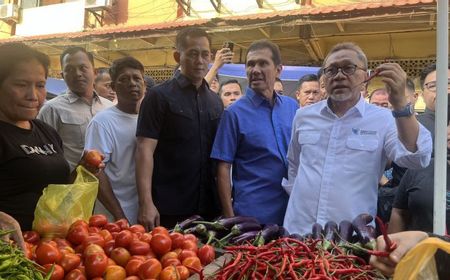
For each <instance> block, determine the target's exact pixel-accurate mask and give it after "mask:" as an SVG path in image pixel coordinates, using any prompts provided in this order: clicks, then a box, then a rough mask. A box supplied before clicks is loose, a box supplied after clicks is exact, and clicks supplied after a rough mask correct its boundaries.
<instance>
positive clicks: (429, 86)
mask: <svg viewBox="0 0 450 280" xmlns="http://www.w3.org/2000/svg"><path fill="white" fill-rule="evenodd" d="M424 86H425V88H426V89H427V90H429V91H431V92H436V81H431V82H428V83H426V84H424ZM447 89H450V79H448V82H447Z"/></svg>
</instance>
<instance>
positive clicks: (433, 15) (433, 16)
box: [428, 14, 436, 26]
mask: <svg viewBox="0 0 450 280" xmlns="http://www.w3.org/2000/svg"><path fill="white" fill-rule="evenodd" d="M428 24H429V25H430V26H434V25H435V24H436V14H431V15H430V21H429V22H428Z"/></svg>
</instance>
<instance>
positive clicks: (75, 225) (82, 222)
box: [69, 220, 89, 230]
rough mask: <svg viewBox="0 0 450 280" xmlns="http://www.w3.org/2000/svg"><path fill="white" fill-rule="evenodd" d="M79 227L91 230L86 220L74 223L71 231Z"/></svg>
mask: <svg viewBox="0 0 450 280" xmlns="http://www.w3.org/2000/svg"><path fill="white" fill-rule="evenodd" d="M77 226H82V227H84V228H86V229H88V228H89V224H88V223H87V222H86V221H85V220H76V221H75V222H73V223H72V224H71V225H70V227H69V230H70V229H72V228H74V227H77Z"/></svg>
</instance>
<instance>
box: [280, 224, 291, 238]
mask: <svg viewBox="0 0 450 280" xmlns="http://www.w3.org/2000/svg"><path fill="white" fill-rule="evenodd" d="M278 236H279V237H288V236H289V231H288V230H287V229H286V228H285V227H283V226H280V227H279V228H278Z"/></svg>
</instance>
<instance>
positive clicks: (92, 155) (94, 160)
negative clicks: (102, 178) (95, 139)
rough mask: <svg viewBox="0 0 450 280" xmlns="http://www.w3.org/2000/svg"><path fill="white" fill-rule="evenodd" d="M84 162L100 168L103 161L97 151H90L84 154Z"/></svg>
mask: <svg viewBox="0 0 450 280" xmlns="http://www.w3.org/2000/svg"><path fill="white" fill-rule="evenodd" d="M84 161H85V162H86V164H88V165H90V166H92V167H96V168H98V167H99V165H100V164H101V163H102V161H103V159H102V154H101V153H100V152H99V151H97V150H88V151H87V152H86V153H85V154H84Z"/></svg>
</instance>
